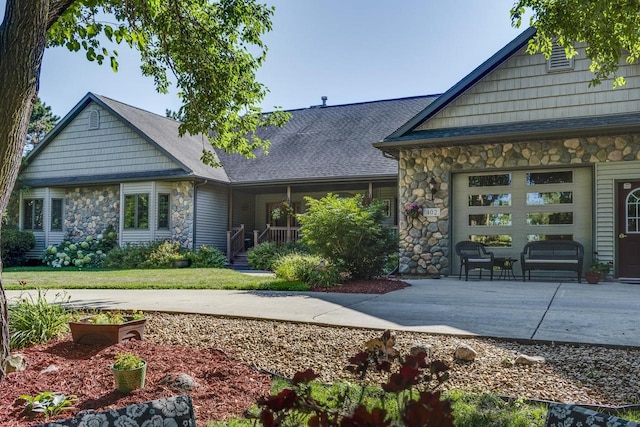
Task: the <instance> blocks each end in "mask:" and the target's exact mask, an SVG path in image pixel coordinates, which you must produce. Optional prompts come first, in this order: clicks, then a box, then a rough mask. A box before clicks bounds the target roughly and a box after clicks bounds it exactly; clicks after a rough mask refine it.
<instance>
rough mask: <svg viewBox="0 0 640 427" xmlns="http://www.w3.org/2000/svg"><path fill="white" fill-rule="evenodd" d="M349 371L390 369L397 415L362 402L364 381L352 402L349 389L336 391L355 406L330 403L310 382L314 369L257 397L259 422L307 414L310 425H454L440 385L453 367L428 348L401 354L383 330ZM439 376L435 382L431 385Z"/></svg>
mask: <svg viewBox="0 0 640 427" xmlns="http://www.w3.org/2000/svg"><path fill="white" fill-rule="evenodd" d="M396 360H397V361H398V364H397V366H398V367H397V371H395V372H392V369H393V367H394V364H393V362H394V361H396ZM349 363H350V365H349V366H348V367H347V368H346V369H347V370H348V371H350V372H352V373H353V374H356V375H357V376H358V378H359V379H360V380H363V379H364V378H365V376H366V375H367V372H368V371H369V369H370V368H373V369H374V370H375V371H377V372H386V373H388V380H387V382H385V383H383V384H381V387H382V390H383V391H384V392H385V393H387V396H389V395H391V396H394V397H395V399H396V400H397V402H398V408H399V411H398V419H395V417H393V416H392V415H391V414H389V413H388V411H387V410H386V409H384V396H381V397H380V403H381V406H382V407H378V406H376V407H374V408H372V409H370V410H369V409H367V407H366V406H365V405H364V404H363V403H362V401H363V399H364V395H365V386H364V385H362V384H361V385H360V388H361V389H360V397H359V399H358V401H357V402H355V403H354V404H351V402H348V399H349V398H348V396H347V395H348V393H347V392H344V393H340V394H339V395H338V396H336V399H337V403H338V404H337V405H334V406H335V407H338V408H354V407H355V409H352V410H351V411H349V412H348V413H346V412H344V411H340V410H336V409H330V408H328V407H327V405H324V404H322V403H321V402H318V401H317V400H315V399H314V398H313V397H312V396H311V387H310V385H309V383H310V382H311V381H313V380H314V379H316V378H318V375H317V374H316V373H314V372H313V370H311V369H307V370H306V371H302V372H298V373H296V374H295V375H294V376H293V379H292V380H291V383H292V387H291V388H287V389H284V390H282V391H281V392H280V393H278V394H277V395H276V396H270V397H266V398H262V399H259V400H258V405H260V406H261V407H262V411H261V413H260V422H261V423H262V425H263V426H266V427H275V426H281V425H301V424H302V423H303V420H304V419H307V425H308V426H310V427H333V426H340V427H356V426H358V427H360V426H372V427H373V426H382V427H384V426H406V427H418V426H420V427H453V414H452V412H451V402H449V401H448V400H442V399H441V398H440V392H439V391H436V389H437V388H438V387H439V386H440V385H441V384H442V383H443V382H445V381H447V379H448V378H449V373H448V370H449V367H448V366H447V365H446V364H445V363H443V362H441V361H438V360H434V361H429V360H428V357H427V354H426V353H425V352H424V351H419V352H417V353H415V354H412V355H407V356H406V357H402V356H401V355H400V354H399V352H398V351H397V350H396V349H395V337H394V336H393V334H392V333H391V331H389V330H387V331H385V332H384V333H383V334H382V336H381V337H380V338H376V339H372V340H370V341H368V342H366V343H365V350H364V351H362V352H360V353H358V354H356V355H355V356H353V357H351V358H349ZM434 381H435V385H433V386H430V385H431V384H432V383H433V382H434Z"/></svg>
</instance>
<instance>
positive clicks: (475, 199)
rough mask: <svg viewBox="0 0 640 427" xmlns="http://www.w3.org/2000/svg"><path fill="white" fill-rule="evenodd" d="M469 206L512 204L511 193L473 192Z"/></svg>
mask: <svg viewBox="0 0 640 427" xmlns="http://www.w3.org/2000/svg"><path fill="white" fill-rule="evenodd" d="M469 206H511V194H473V195H471V196H469Z"/></svg>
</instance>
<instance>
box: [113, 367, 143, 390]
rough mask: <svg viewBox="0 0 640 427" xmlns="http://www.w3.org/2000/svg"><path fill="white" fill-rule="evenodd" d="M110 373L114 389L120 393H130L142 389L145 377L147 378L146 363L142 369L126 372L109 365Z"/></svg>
mask: <svg viewBox="0 0 640 427" xmlns="http://www.w3.org/2000/svg"><path fill="white" fill-rule="evenodd" d="M111 372H113V378H114V380H115V383H116V389H117V390H118V391H119V392H122V393H131V391H133V390H136V389H138V388H144V381H145V377H146V376H147V362H144V365H142V367H140V368H137V369H131V370H127V371H123V370H119V369H114V368H113V365H111Z"/></svg>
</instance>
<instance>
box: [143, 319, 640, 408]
mask: <svg viewBox="0 0 640 427" xmlns="http://www.w3.org/2000/svg"><path fill="white" fill-rule="evenodd" d="M380 333H381V331H376V330H366V329H352V328H341V327H328V326H318V325H312V324H303V323H289V322H276V321H266V320H249V319H234V318H222V317H216V316H205V315H182V314H175V315H174V314H152V313H148V320H147V331H146V333H145V338H146V339H149V340H151V341H155V342H157V343H161V344H177V345H184V346H191V347H195V348H209V347H214V348H216V349H219V350H222V351H224V352H225V353H227V354H228V355H229V356H232V357H234V358H236V359H237V360H240V361H242V362H244V363H247V364H249V365H251V366H254V367H256V368H258V369H264V370H267V371H269V372H274V373H277V374H280V375H283V376H286V377H291V376H293V374H294V373H295V372H297V371H299V370H304V369H307V368H312V369H313V370H314V371H316V372H317V373H319V374H320V375H321V377H320V379H321V380H322V381H324V382H328V383H331V382H335V381H338V380H345V379H346V380H353V377H352V376H351V374H349V373H348V372H346V371H345V370H344V367H345V366H347V365H348V364H349V363H348V361H347V359H348V358H349V357H351V356H352V355H354V354H356V353H357V352H358V351H360V350H361V348H362V343H364V342H365V341H367V340H369V339H371V338H375V337H378V336H379V335H380ZM396 342H397V345H396V348H397V349H398V350H400V351H401V353H402V354H406V353H407V352H408V350H409V349H410V348H411V347H412V346H413V345H414V344H416V343H422V344H428V345H430V346H431V348H432V358H434V359H440V360H442V361H444V362H445V363H447V364H448V365H449V366H450V368H451V370H450V373H451V378H450V380H449V381H448V382H447V383H445V385H444V389H450V388H461V389H464V390H468V391H471V392H494V393H498V394H501V395H505V396H512V397H518V398H525V399H542V400H552V401H558V402H574V403H581V404H590V405H610V406H622V405H629V404H636V403H638V397H639V394H638V391H640V357H639V356H640V349H635V348H634V349H622V348H605V347H598V346H587V345H552V344H535V343H534V344H520V343H516V342H511V341H503V340H494V339H485V338H467V337H455V336H445V335H431V334H426V333H415V332H401V331H398V332H396ZM463 343H464V344H467V345H470V346H471V347H473V348H474V349H475V350H476V351H477V357H476V359H475V361H473V362H459V361H455V360H454V358H453V354H454V351H455V349H456V347H457V346H458V345H460V344H463ZM518 354H526V355H529V356H542V357H544V358H545V359H546V362H545V363H544V364H541V365H532V366H525V365H513V364H512V363H511V362H512V361H513V360H515V358H516V356H517V355H518Z"/></svg>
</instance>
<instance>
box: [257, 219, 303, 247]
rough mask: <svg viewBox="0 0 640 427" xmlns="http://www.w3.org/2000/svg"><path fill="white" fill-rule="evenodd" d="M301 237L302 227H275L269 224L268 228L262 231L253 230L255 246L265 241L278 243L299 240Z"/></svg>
mask: <svg viewBox="0 0 640 427" xmlns="http://www.w3.org/2000/svg"><path fill="white" fill-rule="evenodd" d="M299 238H300V227H274V226H272V225H269V224H267V228H265V229H264V231H262V232H260V231H258V230H254V232H253V246H254V247H255V246H258V245H259V244H260V243H264V242H274V243H278V244H282V243H287V242H297V241H298V239H299Z"/></svg>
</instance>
